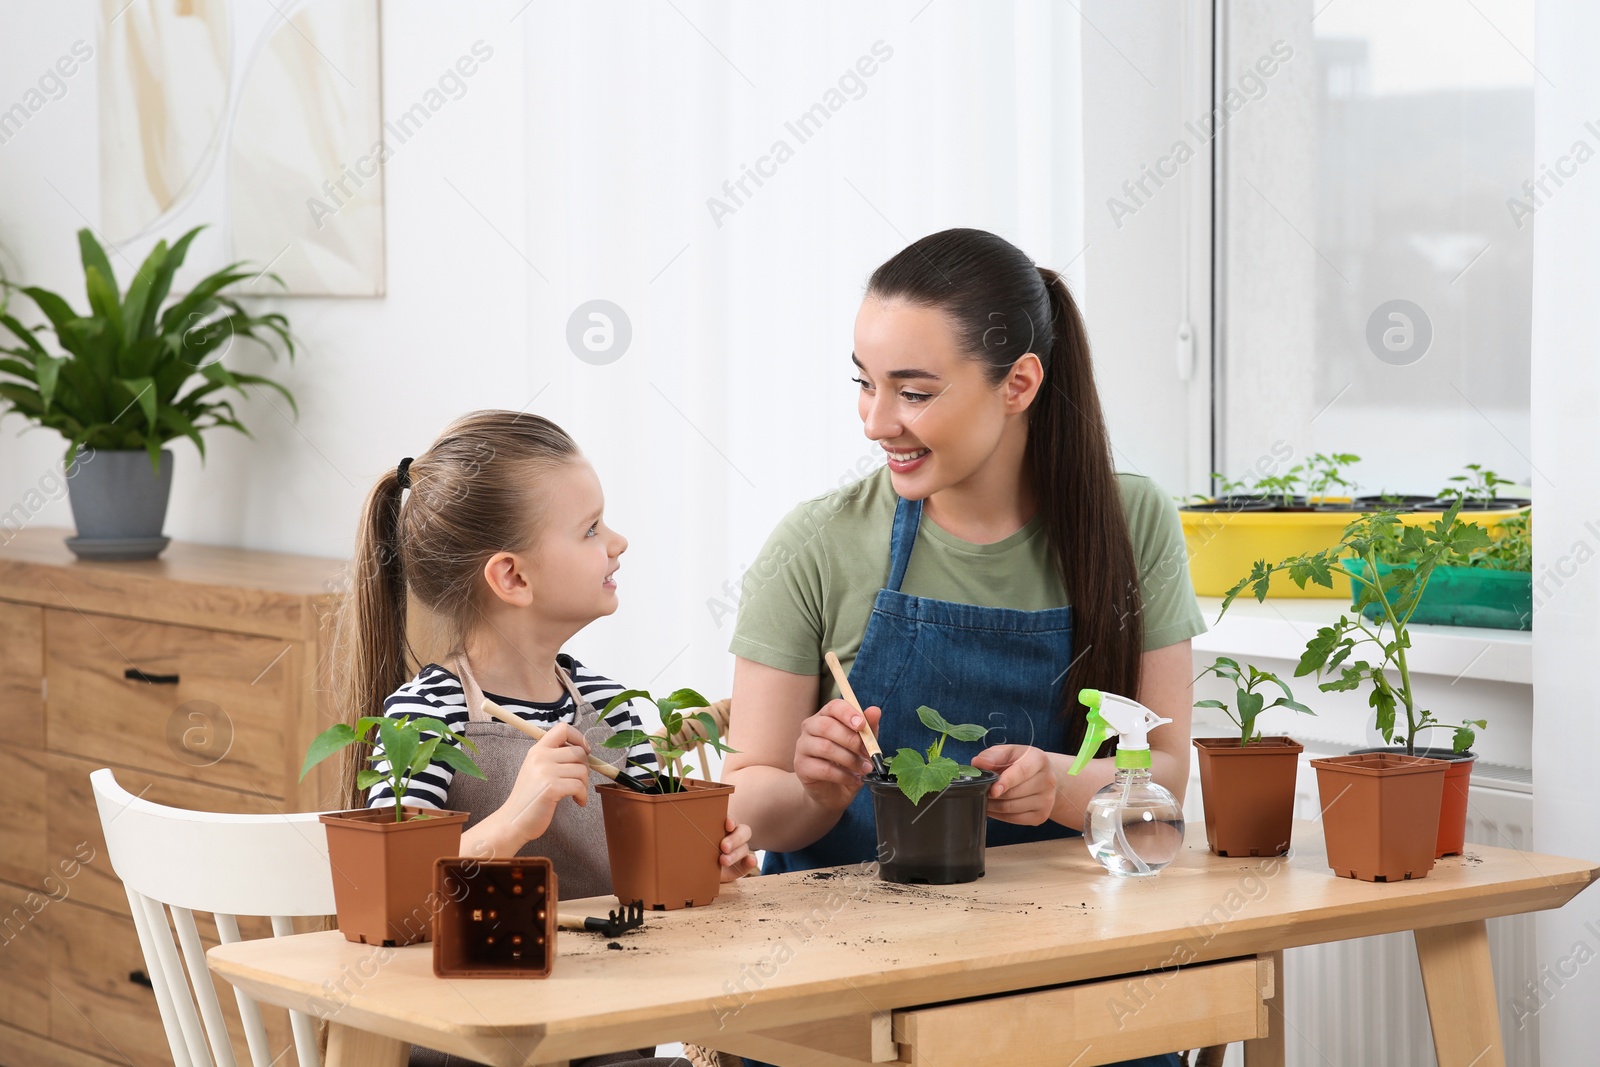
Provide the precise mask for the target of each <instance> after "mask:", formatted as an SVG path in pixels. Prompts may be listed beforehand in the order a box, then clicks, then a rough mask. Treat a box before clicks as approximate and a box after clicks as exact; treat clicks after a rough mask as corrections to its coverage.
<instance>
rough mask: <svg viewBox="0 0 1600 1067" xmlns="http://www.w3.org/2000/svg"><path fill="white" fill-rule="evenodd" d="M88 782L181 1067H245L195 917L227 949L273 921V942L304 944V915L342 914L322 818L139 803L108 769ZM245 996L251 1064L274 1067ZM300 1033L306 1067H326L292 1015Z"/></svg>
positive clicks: (300, 1017) (308, 1029) (307, 1025)
mask: <svg viewBox="0 0 1600 1067" xmlns="http://www.w3.org/2000/svg"><path fill="white" fill-rule="evenodd" d="M89 780H90V782H91V783H92V784H93V786H94V797H95V803H96V804H97V805H98V806H99V809H100V825H101V827H102V828H103V829H104V831H105V838H106V855H107V856H108V858H109V859H110V861H111V869H112V870H113V871H115V872H116V875H117V877H118V878H120V879H121V880H122V885H123V888H124V889H126V890H127V893H128V906H129V907H130V908H131V909H132V911H133V922H134V926H135V927H136V928H137V930H138V933H139V947H140V949H141V950H143V952H144V960H145V967H146V969H147V970H148V971H149V974H150V983H151V985H152V986H153V987H154V990H155V994H156V1003H157V1005H158V1006H159V1007H160V1009H161V1024H162V1026H163V1027H164V1028H165V1030H166V1033H167V1044H168V1045H169V1046H171V1049H172V1062H173V1063H174V1064H175V1065H176V1067H236V1064H235V1060H234V1056H233V1045H232V1043H231V1042H230V1040H229V1037H228V1028H227V1024H226V1022H225V1021H224V1019H223V1016H222V1008H221V1005H220V1004H218V1002H217V996H216V988H215V986H214V984H213V983H212V982H211V981H210V978H209V975H210V972H209V971H208V970H207V968H206V959H205V950H204V948H203V947H202V945H201V942H200V934H199V931H198V930H197V928H196V926H195V921H194V913H195V912H197V911H200V912H209V913H210V914H211V915H212V916H213V918H214V919H215V921H216V926H217V936H218V937H219V938H220V939H221V941H222V942H223V943H224V944H231V943H232V942H235V941H238V940H239V924H238V922H237V917H238V916H241V915H246V916H265V917H268V918H270V919H271V920H272V932H273V935H274V936H282V935H284V934H292V933H294V924H293V922H292V919H293V917H294V916H297V915H298V916H305V915H332V914H333V913H334V904H333V870H332V868H331V867H330V866H329V863H328V839H327V836H326V835H325V833H324V831H323V828H322V825H321V824H320V822H319V821H318V819H317V815H316V813H314V812H313V813H300V812H296V813H293V814H287V815H234V814H226V813H221V812H208V811H188V810H186V809H183V808H169V807H165V806H163V805H161V804H154V803H151V802H150V801H148V800H142V799H140V798H139V797H136V796H134V795H133V794H131V793H129V792H128V791H127V790H125V789H123V788H122V786H120V785H118V784H117V780H116V778H115V777H114V776H113V775H112V773H111V771H110V770H109V769H105V768H102V769H100V770H97V771H95V772H94V773H93V774H91V775H90V776H89ZM169 912H170V914H171V924H170V925H169V924H168V913H169ZM174 930H176V931H177V944H176V945H174V942H173V931H174ZM180 950H181V952H182V956H181V962H180V956H179V951H180ZM185 964H187V966H188V975H187V976H186V975H185V973H184V965H185ZM194 978H198V979H199V980H198V981H194V980H193V979H194ZM234 997H235V998H236V999H237V1001H238V1004H239V1019H240V1022H241V1023H242V1024H243V1026H244V1034H245V1041H246V1043H247V1044H248V1045H249V1048H250V1059H251V1061H252V1062H253V1063H254V1065H255V1067H271V1065H272V1064H273V1062H274V1060H273V1056H272V1053H271V1051H270V1050H269V1048H268V1043H267V1033H266V1028H265V1027H264V1026H263V1025H262V1023H261V1013H260V1011H259V1010H258V1009H257V1007H256V1003H255V1001H253V1000H251V999H250V998H249V997H248V996H246V995H245V994H244V993H242V992H241V991H239V990H238V989H237V988H235V989H234ZM289 1022H290V1026H291V1027H292V1029H293V1031H294V1044H295V1052H296V1055H297V1056H298V1058H299V1062H300V1067H320V1064H321V1057H320V1056H319V1054H318V1052H317V1039H316V1028H315V1026H314V1024H313V1021H312V1019H311V1018H310V1017H309V1016H307V1015H304V1014H302V1013H300V1012H290V1013H289ZM202 1027H203V1029H202ZM208 1039H209V1048H208Z"/></svg>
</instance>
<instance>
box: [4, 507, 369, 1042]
mask: <svg viewBox="0 0 1600 1067" xmlns="http://www.w3.org/2000/svg"><path fill="white" fill-rule="evenodd" d="M70 533H71V531H69V530H60V529H27V530H23V531H21V532H19V533H17V534H16V535H15V536H11V537H10V538H9V539H8V540H5V543H4V544H3V545H0V758H4V759H5V761H6V764H7V767H8V770H7V773H6V774H5V776H4V777H0V806H3V807H4V808H5V810H6V811H7V813H8V814H9V815H10V816H11V818H10V819H9V820H8V821H7V823H6V825H5V828H4V829H0V904H3V905H5V908H4V910H5V914H6V915H7V916H9V917H10V918H9V921H8V923H7V926H6V931H5V934H4V938H3V940H4V946H3V947H4V952H5V954H6V959H7V960H8V961H10V962H9V964H8V965H6V966H0V1063H4V1064H7V1065H14V1067H21V1065H22V1064H71V1065H78V1064H87V1065H99V1067H104V1065H106V1064H109V1063H116V1064H127V1063H130V1062H131V1063H134V1064H139V1065H141V1067H142V1065H144V1064H147V1063H170V1062H171V1057H170V1053H169V1052H168V1050H167V1041H166V1036H165V1032H164V1031H163V1029H162V1027H161V1024H160V1019H159V1016H158V1014H157V1009H156V1001H155V996H154V994H153V993H152V991H151V990H150V989H149V988H148V986H147V985H144V984H141V981H140V979H141V978H142V974H141V972H142V971H143V969H144V962H143V957H142V955H141V954H140V952H139V948H138V941H137V938H136V937H135V935H134V931H133V924H132V920H131V919H130V918H129V917H128V901H127V896H126V894H125V893H124V891H123V889H122V886H121V884H120V882H118V881H117V880H116V878H115V876H114V874H113V873H112V872H111V870H110V866H109V862H108V860H107V858H106V855H105V845H104V840H103V838H102V836H101V833H100V821H99V814H98V811H97V810H96V807H95V803H94V798H93V795H92V793H91V791H90V788H89V773H90V772H91V771H92V770H94V769H95V768H97V767H104V766H109V767H111V768H112V769H113V770H114V771H115V772H116V774H117V776H118V780H119V781H120V782H121V783H122V784H123V786H124V787H125V788H127V789H129V790H130V791H132V792H133V793H134V794H135V795H138V796H143V797H145V798H147V799H149V800H152V801H155V802H157V803H163V804H171V805H175V806H179V807H190V808H196V809H201V810H208V811H250V812H275V811H316V810H325V809H328V808H334V807H340V806H342V805H341V804H340V803H338V802H337V801H338V798H337V797H336V796H335V795H334V793H335V790H334V789H333V776H334V775H335V773H336V769H337V768H336V766H335V761H328V762H327V763H326V764H324V766H323V768H319V772H320V773H314V774H313V775H311V776H310V777H308V779H307V781H306V782H305V783H300V782H299V781H298V780H297V779H298V774H299V769H300V761H301V760H302V759H303V758H304V753H305V748H306V745H307V744H308V743H309V741H310V739H311V738H312V737H313V736H315V735H316V734H317V733H318V732H320V731H321V730H323V729H325V728H326V727H327V726H328V725H331V723H332V722H333V718H332V715H333V708H332V704H331V694H330V693H329V683H328V678H329V675H328V671H329V667H330V659H331V657H330V655H329V650H330V648H331V622H332V619H333V613H334V609H335V607H336V604H337V600H338V590H339V588H340V586H341V582H342V580H343V574H342V572H343V571H344V567H343V565H342V564H340V562H339V561H337V560H328V559H316V558H309V557H297V556H286V555H282V554H279V553H263V552H252V551H248V550H243V549H230V548H218V547H212V546H205V545H189V544H183V543H174V544H172V545H170V546H169V547H168V548H167V550H166V552H165V554H164V555H163V556H162V557H161V558H160V559H158V560H141V561H136V562H128V563H104V562H94V563H89V562H82V561H79V560H77V559H76V558H75V557H74V556H72V554H71V553H70V552H69V551H68V549H67V548H66V546H65V545H64V544H63V543H62V538H64V537H65V536H67V535H69V534H70ZM129 669H137V670H142V671H145V672H146V673H148V674H157V675H160V674H168V675H170V674H176V675H178V676H179V681H178V683H177V684H175V685H167V684H155V683H152V682H149V681H143V680H139V679H138V678H134V679H130V678H128V677H126V672H127V671H128V670H129ZM202 936H203V937H214V931H213V930H212V928H211V927H210V925H209V922H203V923H202ZM47 978H48V979H49V980H48V981H46V979H47ZM224 992H225V990H224ZM233 1003H234V1001H233V998H232V997H231V996H225V997H223V1004H224V1010H225V1012H226V1013H229V1014H230V1019H231V1013H232V1012H233V1010H234V1009H233V1008H232V1007H231V1006H232V1005H233ZM264 1014H265V1016H266V1018H267V1026H268V1033H269V1040H270V1041H271V1042H272V1043H273V1050H274V1052H275V1053H276V1052H277V1051H279V1050H281V1049H282V1048H283V1047H285V1046H286V1044H287V1034H288V1017H287V1015H286V1014H285V1013H284V1012H283V1011H282V1010H281V1009H276V1008H274V1009H271V1010H269V1011H267V1012H265V1013H264ZM230 1025H233V1024H230ZM235 1029H236V1030H237V1027H236V1025H235ZM235 1037H236V1040H235V1047H236V1052H237V1053H239V1054H243V1052H244V1045H243V1042H242V1040H240V1039H239V1035H238V1034H237V1033H236V1034H235Z"/></svg>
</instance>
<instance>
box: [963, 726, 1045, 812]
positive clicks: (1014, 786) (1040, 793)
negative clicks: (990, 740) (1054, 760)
mask: <svg viewBox="0 0 1600 1067" xmlns="http://www.w3.org/2000/svg"><path fill="white" fill-rule="evenodd" d="M972 765H973V766H974V767H976V768H978V769H979V770H980V771H994V772H996V773H997V774H999V775H1000V780H999V781H998V782H996V783H994V785H992V786H990V787H989V817H990V818H992V819H999V820H1000V821H1001V822H1010V823H1016V824H1018V825H1019V826H1038V825H1039V824H1040V823H1042V822H1044V821H1045V820H1046V819H1048V818H1049V817H1050V812H1051V811H1053V810H1054V809H1055V805H1056V776H1055V771H1053V770H1052V769H1051V767H1050V759H1049V757H1048V756H1046V755H1045V754H1044V753H1043V752H1042V751H1040V750H1039V749H1037V748H1034V747H1033V746H1032V745H995V746H994V747H992V748H986V749H984V750H983V751H982V752H980V753H978V754H977V755H976V756H973V757H972Z"/></svg>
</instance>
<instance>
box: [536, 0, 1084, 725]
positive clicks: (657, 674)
mask: <svg viewBox="0 0 1600 1067" xmlns="http://www.w3.org/2000/svg"><path fill="white" fill-rule="evenodd" d="M522 17H523V19H525V20H526V30H525V32H526V38H525V40H526V46H527V56H528V59H527V72H528V73H527V77H528V88H527V91H528V104H527V115H528V124H529V128H528V137H527V151H528V159H527V172H528V175H529V185H528V198H529V199H528V230H529V233H528V243H527V254H528V259H529V260H530V261H531V262H532V264H533V265H534V266H535V267H536V268H537V271H538V273H537V274H536V273H534V271H533V270H532V269H529V270H528V277H527V284H528V287H529V292H530V294H531V301H530V318H531V321H530V326H529V337H530V347H531V353H530V357H531V359H532V362H533V370H532V376H531V378H530V391H536V390H538V389H543V390H544V391H543V392H541V393H540V394H539V397H538V399H537V400H536V401H535V402H534V404H533V408H532V410H536V411H539V412H541V413H543V414H546V415H549V416H550V417H552V418H554V419H556V420H557V421H558V422H560V423H561V424H562V425H564V426H566V427H567V428H568V429H569V430H570V431H571V432H573V433H574V434H575V435H576V437H577V438H578V440H579V442H580V444H581V445H582V446H583V448H584V449H585V451H586V452H587V453H588V454H589V456H590V457H591V458H592V460H593V461H594V463H595V465H596V467H597V469H598V470H599V473H600V476H601V480H602V482H603V484H604V486H605V488H606V493H607V500H608V510H609V515H610V518H611V521H612V524H613V525H614V526H616V527H617V528H618V529H620V530H621V531H622V532H623V533H625V534H627V535H628V536H630V537H631V538H632V547H631V548H630V549H629V551H628V553H627V555H626V556H625V557H624V565H623V569H622V571H621V574H620V578H621V588H622V604H623V606H622V609H621V611H620V612H619V613H618V615H617V616H616V617H614V618H612V619H609V620H606V621H605V622H603V623H601V624H599V625H597V626H595V627H593V628H592V629H591V630H590V631H588V632H586V633H585V634H584V635H583V636H582V637H580V639H579V642H578V644H577V651H578V652H579V654H580V656H581V655H583V654H584V653H585V652H586V651H590V650H592V658H593V659H594V660H595V662H596V663H597V664H598V665H601V666H602V668H603V669H606V670H610V671H613V672H615V673H616V674H617V676H618V677H619V678H622V679H624V680H626V681H627V682H628V684H630V685H641V686H642V685H652V686H658V687H676V686H679V685H694V686H695V687H697V688H705V689H707V690H708V695H710V696H718V695H722V694H724V693H726V692H727V691H728V686H729V684H730V682H731V673H732V661H731V659H730V658H729V657H728V655H727V644H728V639H729V637H730V635H731V634H732V629H733V620H734V609H735V607H736V605H737V598H738V595H737V583H738V581H739V579H740V576H741V573H742V570H743V568H744V567H745V566H747V565H748V564H749V563H751V562H752V560H753V559H754V558H755V555H756V553H757V552H758V550H759V549H760V546H761V544H762V542H763V541H764V539H765V537H766V536H767V534H768V533H769V532H770V531H771V529H772V527H773V526H774V524H775V523H776V522H777V521H778V520H779V518H780V517H781V516H782V515H783V514H784V513H785V512H786V511H787V510H788V509H789V508H791V507H793V506H794V505H795V504H796V503H798V502H800V501H801V500H804V499H807V498H809V497H812V496H814V495H817V494H819V493H823V492H826V491H828V490H830V489H833V488H835V487H837V486H838V485H840V484H841V483H842V482H846V481H849V480H852V479H854V478H856V477H859V476H860V475H861V473H863V472H865V471H869V470H872V469H875V468H876V467H878V466H879V465H881V451H880V450H879V449H878V448H877V447H876V446H875V445H873V444H872V442H870V441H868V440H867V439H866V438H865V437H864V436H863V434H862V432H861V424H860V421H859V419H858V417H857V415H856V406H855V392H856V387H855V386H854V385H853V384H852V383H851V382H850V380H849V379H850V377H851V376H852V369H851V367H850V364H849V358H850V349H851V331H852V323H853V320H854V316H855V312H856V309H857V307H858V306H859V304H860V300H861V296H862V291H863V286H864V283H865V281H866V278H867V276H868V275H869V274H870V273H871V271H872V269H873V268H874V267H876V266H877V265H878V264H879V263H881V262H882V261H883V260H885V259H887V258H888V257H889V256H891V255H892V254H894V253H895V252H896V251H898V250H899V249H901V248H902V247H904V246H905V245H906V244H908V243H910V242H911V241H913V240H916V239H917V238H920V237H922V236H924V235H926V234H928V233H932V232H935V231H937V230H942V229H945V228H948V227H952V226H973V227H981V228H985V229H990V230H993V231H996V232H998V233H1000V234H1002V235H1004V236H1006V237H1007V238H1009V239H1011V240H1012V241H1014V242H1016V243H1017V244H1018V245H1019V246H1020V247H1022V248H1023V249H1024V250H1025V251H1027V252H1028V253H1029V254H1030V255H1032V256H1033V257H1034V258H1035V259H1036V260H1037V261H1038V262H1040V263H1042V264H1045V265H1050V266H1055V267H1058V268H1068V267H1074V266H1080V267H1081V263H1079V264H1076V265H1074V263H1073V261H1074V260H1076V259H1078V257H1079V254H1080V253H1081V252H1082V250H1083V244H1084V241H1083V218H1082V215H1083V210H1082V204H1083V193H1082V176H1081V175H1082V158H1081V157H1082V150H1081V120H1080V113H1081V95H1080V78H1079V58H1078V57H1079V45H1078V36H1079V20H1078V16H1077V14H1076V12H1075V11H1074V10H1073V9H1072V8H1071V6H1070V5H1056V4H1049V3H1043V2H1037V3H1023V4H1016V5H1012V4H1004V5H999V4H980V3H975V2H962V0H933V2H932V3H926V0H916V2H914V3H905V4H872V5H864V4H858V3H842V2H838V3H827V4H805V5H801V4H783V5H777V4H766V5H752V4H744V5H734V4H731V3H693V2H687V0H672V2H671V3H666V2H655V0H650V2H640V3H627V4H616V5H612V4H607V5H603V6H602V5H577V4H562V5H542V4H535V5H534V6H533V7H531V8H529V10H528V11H527V13H526V14H525V15H524V16H522ZM807 115H809V116H810V118H809V121H807V122H806V123H805V124H804V125H802V122H801V117H802V116H807ZM824 116H826V117H825V118H824ZM746 168H748V170H747V169H746ZM751 172H756V177H759V178H760V182H761V183H760V184H759V185H758V184H757V182H756V178H753V177H748V176H747V175H748V174H750V173H751ZM763 175H764V176H763ZM741 177H744V182H743V188H742V189H741V188H740V186H739V182H740V179H741ZM724 183H727V185H726V186H725V184H724ZM541 274H542V275H543V277H542V278H541V277H540V275H541ZM592 299H605V300H609V301H612V302H614V303H615V304H616V305H618V306H619V307H621V308H622V309H623V310H624V312H625V313H626V315H627V317H628V319H629V321H630V324H631V329H632V338H631V342H630V345H629V347H628V349H627V350H626V352H625V353H624V354H623V355H622V357H621V358H619V359H617V360H616V361H615V362H613V363H610V364H607V365H594V364H592V363H589V362H585V361H583V360H580V359H579V358H577V357H576V356H575V355H574V354H573V353H572V352H571V351H569V349H568V345H567V342H566V337H565V334H566V329H567V323H568V317H569V315H570V314H571V312H572V311H573V309H574V308H576V307H578V306H579V305H580V304H582V303H584V302H586V301H589V300H592ZM600 339H602V340H603V338H600Z"/></svg>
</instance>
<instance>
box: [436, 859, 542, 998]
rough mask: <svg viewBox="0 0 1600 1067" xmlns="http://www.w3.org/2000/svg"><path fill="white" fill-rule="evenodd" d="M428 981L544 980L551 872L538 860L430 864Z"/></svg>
mask: <svg viewBox="0 0 1600 1067" xmlns="http://www.w3.org/2000/svg"><path fill="white" fill-rule="evenodd" d="M433 878H434V882H433V889H434V892H435V893H436V894H437V899H438V901H439V910H438V912H437V913H436V914H435V915H434V917H433V974H434V977H435V978H548V977H550V971H551V969H552V968H553V967H554V966H555V961H556V870H555V867H553V866H552V865H551V863H550V861H549V860H548V859H546V858H545V857H543V856H512V857H509V858H507V859H501V860H475V859H472V858H470V857H467V856H448V857H444V858H442V859H439V860H436V861H435V862H434V869H433Z"/></svg>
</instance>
